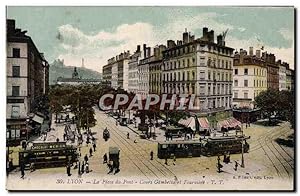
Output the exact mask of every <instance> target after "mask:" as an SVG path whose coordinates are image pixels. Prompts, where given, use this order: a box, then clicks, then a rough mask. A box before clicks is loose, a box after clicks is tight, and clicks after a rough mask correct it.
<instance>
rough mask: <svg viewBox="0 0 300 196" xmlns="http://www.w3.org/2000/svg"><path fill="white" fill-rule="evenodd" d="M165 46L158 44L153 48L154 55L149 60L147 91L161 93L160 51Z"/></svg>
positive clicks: (161, 59) (161, 57)
mask: <svg viewBox="0 0 300 196" xmlns="http://www.w3.org/2000/svg"><path fill="white" fill-rule="evenodd" d="M165 49H166V46H164V45H159V46H156V47H155V48H154V55H153V57H152V60H151V61H150V62H149V92H150V93H154V94H161V93H162V91H161V82H162V81H161V73H162V72H161V67H162V64H163V55H162V52H163V51H164V50H165Z"/></svg>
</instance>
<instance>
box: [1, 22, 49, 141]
mask: <svg viewBox="0 0 300 196" xmlns="http://www.w3.org/2000/svg"><path fill="white" fill-rule="evenodd" d="M26 32H27V31H22V30H21V29H18V28H16V27H15V21H14V20H7V46H6V49H7V61H6V62H7V63H6V70H7V73H6V75H7V105H6V119H7V135H6V137H7V141H8V143H18V142H19V141H21V140H24V139H28V137H29V136H30V135H31V132H30V131H31V130H30V128H29V127H28V121H29V114H30V113H31V112H35V111H36V108H35V106H36V104H37V103H36V102H37V99H39V98H41V97H43V96H45V95H47V94H48V89H49V88H48V86H49V64H48V62H47V61H46V60H45V58H44V55H43V54H42V53H40V52H39V50H38V49H37V47H36V46H35V44H34V42H33V41H32V39H31V37H30V36H28V35H26Z"/></svg>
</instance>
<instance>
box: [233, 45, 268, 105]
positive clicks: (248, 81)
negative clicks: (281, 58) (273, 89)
mask: <svg viewBox="0 0 300 196" xmlns="http://www.w3.org/2000/svg"><path fill="white" fill-rule="evenodd" d="M264 90H267V66H266V65H265V62H264V60H263V59H261V56H260V50H256V54H255V55H254V54H253V47H250V49H249V55H248V54H247V51H246V50H243V49H240V52H239V53H238V52H236V53H235V55H234V61H233V106H234V108H249V109H253V108H254V104H253V103H254V99H255V97H256V96H258V95H259V94H260V92H262V91H264Z"/></svg>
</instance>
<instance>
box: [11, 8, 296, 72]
mask: <svg viewBox="0 0 300 196" xmlns="http://www.w3.org/2000/svg"><path fill="white" fill-rule="evenodd" d="M7 18H9V19H15V20H16V26H17V28H21V29H24V30H27V31H28V33H27V35H29V36H31V38H32V39H33V41H34V42H35V44H36V46H37V47H38V49H39V50H40V52H43V53H44V54H45V57H46V59H47V60H48V61H49V62H50V63H51V62H53V60H55V59H58V58H59V59H64V62H65V64H66V65H68V66H81V63H82V58H84V64H85V67H86V68H90V69H93V70H95V71H98V72H102V66H103V65H105V64H107V60H108V59H109V58H111V57H113V56H116V55H118V54H120V53H121V52H123V51H127V50H130V51H131V53H133V52H134V51H135V50H136V46H137V45H142V44H144V43H145V44H147V45H148V46H152V47H154V46H156V45H160V44H164V45H166V43H167V40H168V39H173V40H181V39H182V33H183V32H184V30H185V28H187V30H188V31H189V32H191V34H195V37H196V38H199V37H201V36H202V28H203V27H208V28H209V30H211V29H212V30H214V31H215V40H216V36H217V35H218V34H220V33H222V32H223V31H225V30H226V29H229V30H228V33H227V36H226V45H227V46H228V47H231V48H234V49H237V50H239V49H240V48H243V49H246V50H249V47H250V46H253V47H254V50H256V49H260V48H261V47H262V46H264V51H267V52H269V53H274V54H275V55H276V57H277V59H281V60H282V61H285V62H288V63H289V64H290V67H291V68H292V69H293V68H294V8H292V7H46V6H45V7H37V6H35V7H32V6H26V7H24V6H17V7H12V6H8V7H7Z"/></svg>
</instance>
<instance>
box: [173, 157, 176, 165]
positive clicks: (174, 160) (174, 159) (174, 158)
mask: <svg viewBox="0 0 300 196" xmlns="http://www.w3.org/2000/svg"><path fill="white" fill-rule="evenodd" d="M175 163H176V156H175V155H174V156H173V165H175Z"/></svg>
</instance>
